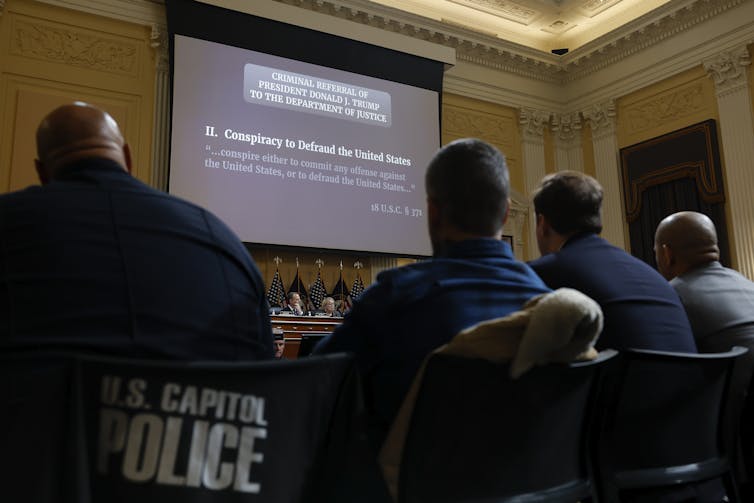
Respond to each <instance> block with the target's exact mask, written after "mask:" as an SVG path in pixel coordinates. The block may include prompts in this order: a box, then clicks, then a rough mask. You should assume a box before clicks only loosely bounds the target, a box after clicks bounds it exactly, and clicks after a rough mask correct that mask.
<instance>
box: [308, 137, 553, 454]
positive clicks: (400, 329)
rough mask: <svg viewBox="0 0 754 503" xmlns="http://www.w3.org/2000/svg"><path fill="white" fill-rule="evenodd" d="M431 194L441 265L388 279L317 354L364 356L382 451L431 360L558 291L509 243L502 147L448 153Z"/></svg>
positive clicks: (389, 274) (382, 278) (430, 184)
mask: <svg viewBox="0 0 754 503" xmlns="http://www.w3.org/2000/svg"><path fill="white" fill-rule="evenodd" d="M426 189H427V213H428V223H429V235H430V240H431V242H432V249H433V256H432V258H431V259H429V260H425V261H421V262H418V263H416V264H411V265H409V266H405V267H401V268H397V269H393V270H389V271H384V272H382V273H381V274H380V275H379V276H378V277H377V281H376V282H375V284H374V285H372V286H371V287H370V288H368V289H367V290H366V291H364V293H363V294H362V295H361V296H360V297H359V299H358V300H357V301H356V302H354V306H353V309H352V310H351V312H350V313H349V314H347V315H346V317H345V319H344V322H343V325H342V326H340V327H338V329H336V330H335V332H333V334H332V335H331V336H329V337H328V338H326V339H325V340H323V341H322V342H321V343H320V344H319V345H318V346H317V348H315V353H330V352H338V351H350V352H353V353H355V354H356V357H357V363H358V366H359V369H360V371H361V374H362V378H363V385H364V393H365V400H366V406H367V409H368V412H369V413H370V414H369V415H370V433H371V440H372V442H373V444H374V446H375V447H378V446H379V445H380V444H381V443H382V440H383V439H384V436H385V434H386V432H387V430H388V428H389V426H390V424H391V422H392V420H393V418H394V417H395V415H396V412H397V411H398V408H399V406H400V404H401V402H402V401H403V398H404V396H405V394H406V392H407V391H408V388H409V386H410V384H411V382H412V380H413V378H414V375H415V374H416V371H417V370H418V368H419V366H420V364H421V362H422V361H423V360H424V357H426V356H427V354H429V353H430V352H431V351H432V350H433V349H435V348H437V347H438V346H440V345H442V344H445V343H446V342H448V341H449V340H450V339H451V338H452V337H453V336H454V335H456V334H457V333H458V332H459V331H461V330H462V329H464V328H467V327H469V326H471V325H473V324H475V323H477V322H479V321H483V320H488V319H491V318H497V317H501V316H506V315H508V314H510V313H511V312H513V311H517V310H519V309H521V307H522V306H523V304H524V303H525V302H526V301H527V300H529V299H530V298H532V297H534V296H536V295H538V294H541V293H546V292H548V291H549V289H548V288H547V287H546V286H545V285H544V283H542V281H541V280H540V279H539V278H538V277H537V275H536V274H534V272H533V271H532V270H531V269H530V268H529V267H528V266H527V265H526V264H524V263H522V262H519V261H517V260H516V259H514V258H513V254H512V251H511V248H510V246H509V245H508V244H507V243H505V242H504V241H502V240H501V237H502V229H503V224H504V223H505V220H506V217H507V215H508V194H509V190H510V189H509V175H508V168H507V165H506V163H505V157H504V156H503V155H502V154H501V153H500V152H499V151H498V150H497V149H496V148H495V147H493V146H491V145H488V144H486V143H484V142H482V141H480V140H475V139H462V140H457V141H454V142H452V143H450V144H448V145H446V146H445V147H443V148H442V149H440V151H439V152H438V153H437V154H436V155H435V157H434V158H433V160H432V161H431V162H430V164H429V167H428V168H427V173H426Z"/></svg>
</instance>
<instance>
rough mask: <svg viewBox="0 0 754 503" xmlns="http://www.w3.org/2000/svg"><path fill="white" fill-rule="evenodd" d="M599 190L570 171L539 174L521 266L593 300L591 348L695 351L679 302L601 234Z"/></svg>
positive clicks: (650, 271) (653, 273)
mask: <svg viewBox="0 0 754 503" xmlns="http://www.w3.org/2000/svg"><path fill="white" fill-rule="evenodd" d="M601 207H602V187H601V186H600V184H599V183H598V182H597V180H595V179H594V178H592V177H590V176H588V175H585V174H583V173H578V172H574V171H561V172H559V173H555V174H552V175H548V176H546V177H545V178H544V179H543V180H542V182H540V185H539V187H538V188H537V189H536V191H535V192H534V211H535V213H536V218H537V244H538V245H539V251H540V252H541V253H542V255H543V256H542V257H541V258H539V259H537V260H534V261H532V262H530V263H529V265H530V266H531V267H532V269H534V270H535V271H536V272H537V274H539V276H540V277H541V278H542V279H543V280H544V282H545V283H546V284H547V286H549V287H550V288H552V289H557V288H561V287H569V288H574V289H576V290H579V291H581V292H583V293H585V294H586V295H588V296H589V297H591V298H593V299H594V300H596V301H597V303H599V305H600V306H601V307H602V312H603V314H604V316H605V327H604V329H603V331H602V335H601V336H600V338H599V339H598V341H597V348H598V349H604V348H613V349H627V348H638V349H654V350H661V351H681V352H692V353H696V344H695V343H694V338H693V335H692V333H691V327H690V325H689V320H688V318H687V317H686V312H685V311H684V309H683V306H682V305H681V301H680V299H679V298H678V295H677V294H676V293H675V291H674V290H673V288H672V287H671V286H670V285H669V284H668V283H667V281H665V279H664V278H663V277H662V276H661V275H660V274H659V273H658V272H657V271H655V270H654V269H652V268H651V267H650V266H649V265H647V264H646V263H644V262H642V261H641V260H639V259H637V258H636V257H634V256H632V255H630V254H628V253H626V252H625V251H624V250H621V249H620V248H617V247H615V246H613V245H611V244H610V243H608V242H607V241H605V240H604V239H602V238H601V237H599V236H598V234H599V233H600V232H602V215H601Z"/></svg>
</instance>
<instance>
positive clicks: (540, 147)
mask: <svg viewBox="0 0 754 503" xmlns="http://www.w3.org/2000/svg"><path fill="white" fill-rule="evenodd" d="M549 118H550V114H549V113H547V112H543V111H541V110H534V109H530V108H522V109H521V110H520V113H519V118H518V123H519V125H520V126H521V138H522V140H523V167H524V190H525V192H526V194H524V196H525V197H529V196H530V195H531V193H532V191H533V190H534V189H535V188H536V187H537V185H538V184H539V182H540V180H542V178H543V177H544V176H545V140H544V131H545V126H546V125H547V122H548V120H549ZM528 220H529V224H528V240H527V241H528V254H527V256H526V257H519V258H523V259H524V260H531V259H534V258H537V257H538V256H539V249H538V248H537V234H536V232H537V219H536V216H535V215H534V211H533V210H532V211H531V212H530V213H529V219H528Z"/></svg>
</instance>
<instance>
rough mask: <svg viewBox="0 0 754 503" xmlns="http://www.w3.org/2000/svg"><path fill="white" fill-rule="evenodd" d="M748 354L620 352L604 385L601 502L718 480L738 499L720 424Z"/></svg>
mask: <svg viewBox="0 0 754 503" xmlns="http://www.w3.org/2000/svg"><path fill="white" fill-rule="evenodd" d="M745 353H746V349H745V348H739V347H736V348H733V349H732V350H731V351H728V352H725V353H706V354H687V353H671V352H661V351H649V350H627V351H623V352H621V354H620V357H619V359H618V361H617V362H616V364H615V365H614V366H613V367H612V368H611V370H610V372H609V373H608V374H607V375H606V377H605V380H604V383H603V384H604V385H603V390H602V393H601V398H600V408H601V410H602V411H603V415H602V418H601V421H600V427H599V428H597V429H595V431H596V438H595V448H596V451H595V452H596V455H595V458H596V459H595V471H596V472H598V474H599V476H598V487H599V493H600V500H603V501H619V500H620V497H621V496H620V494H621V491H624V490H628V489H631V490H637V489H651V488H661V487H668V488H671V489H672V486H677V485H680V484H687V483H692V482H701V481H705V480H710V479H714V478H716V477H724V478H725V479H726V485H727V486H729V491H733V492H735V487H734V484H733V481H732V479H731V477H732V473H731V470H730V464H729V460H728V452H727V447H728V445H727V444H728V443H727V442H726V441H725V439H724V435H723V431H722V424H723V422H722V419H723V413H724V411H725V408H726V399H727V396H726V395H727V391H728V386H729V383H730V377H731V373H732V370H733V366H734V364H735V361H736V359H737V358H739V357H741V356H742V355H743V354H745Z"/></svg>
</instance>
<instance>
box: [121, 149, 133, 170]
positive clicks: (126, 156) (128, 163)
mask: <svg viewBox="0 0 754 503" xmlns="http://www.w3.org/2000/svg"><path fill="white" fill-rule="evenodd" d="M123 160H124V161H125V162H126V171H128V172H129V173H131V167H132V165H131V147H129V146H128V143H124V144H123Z"/></svg>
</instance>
